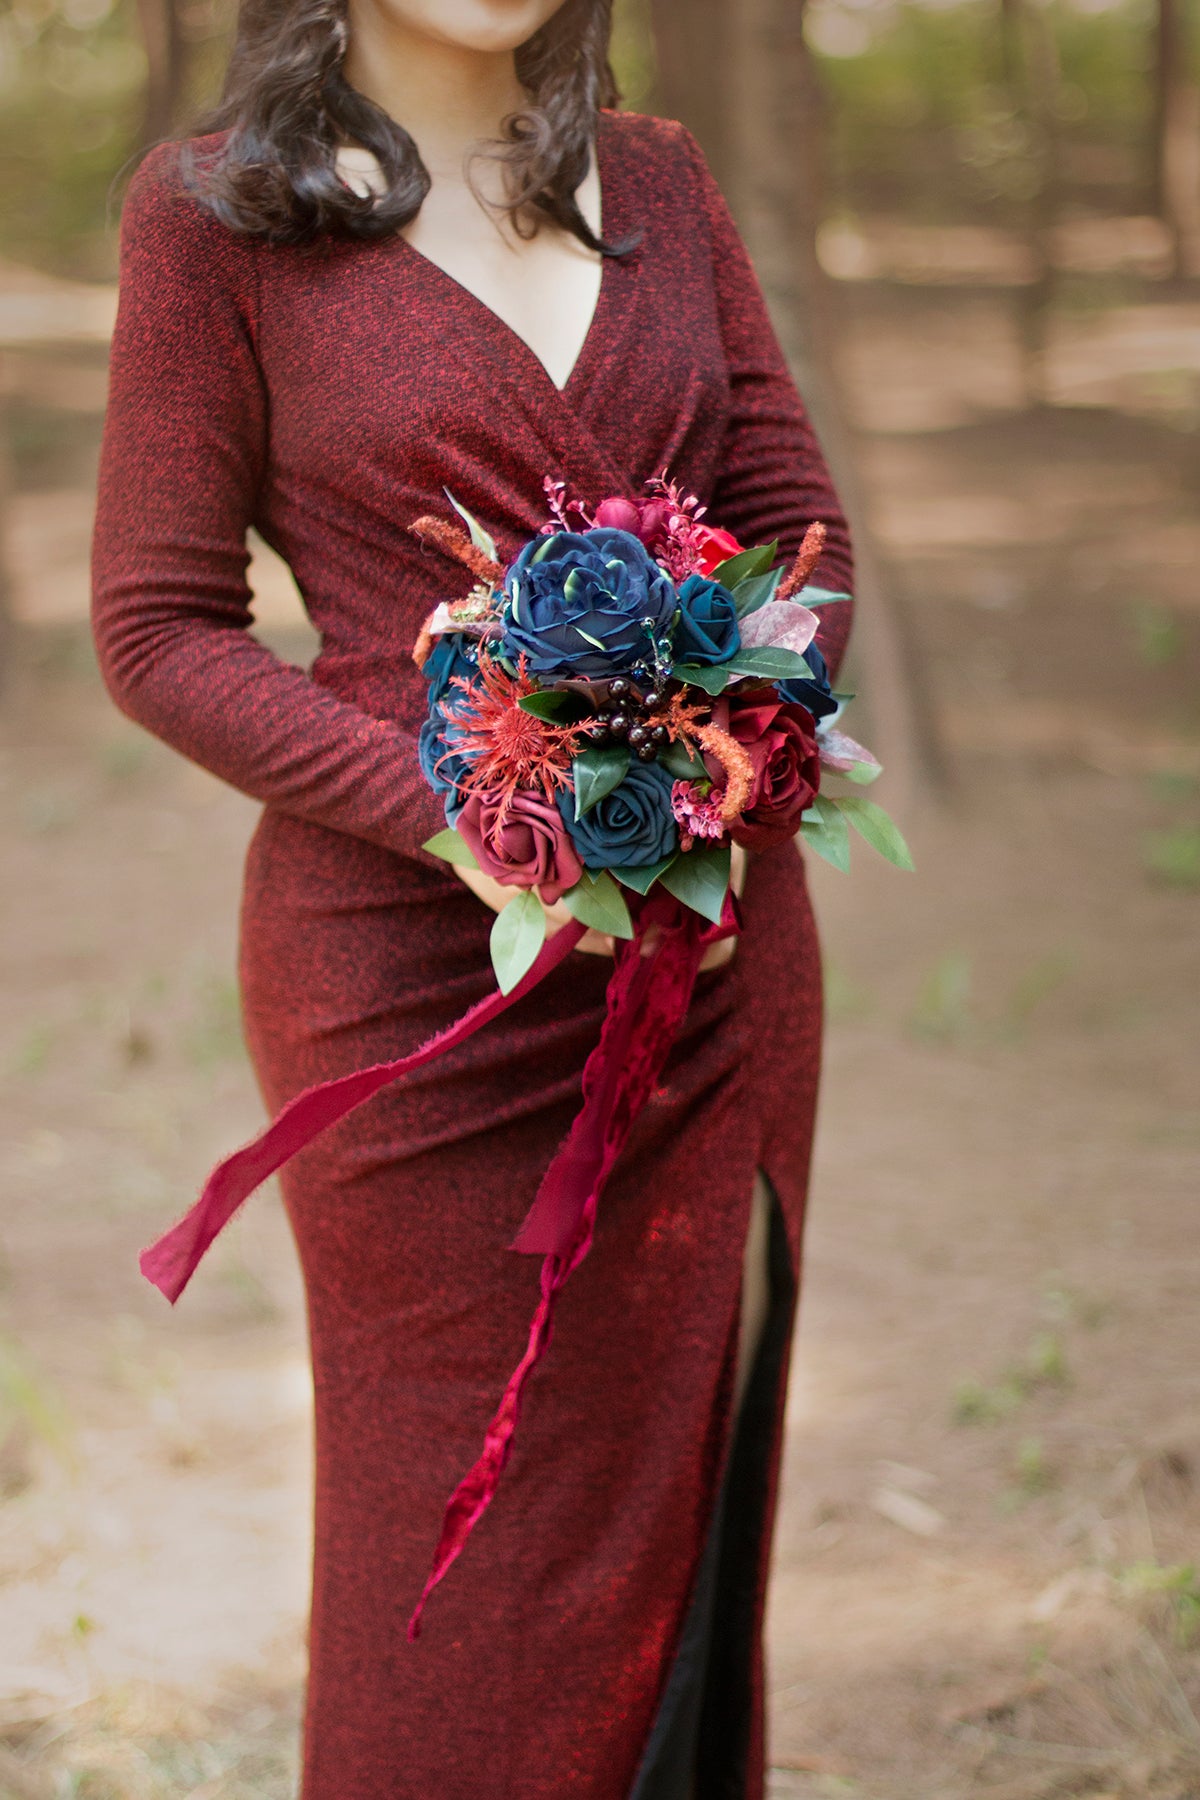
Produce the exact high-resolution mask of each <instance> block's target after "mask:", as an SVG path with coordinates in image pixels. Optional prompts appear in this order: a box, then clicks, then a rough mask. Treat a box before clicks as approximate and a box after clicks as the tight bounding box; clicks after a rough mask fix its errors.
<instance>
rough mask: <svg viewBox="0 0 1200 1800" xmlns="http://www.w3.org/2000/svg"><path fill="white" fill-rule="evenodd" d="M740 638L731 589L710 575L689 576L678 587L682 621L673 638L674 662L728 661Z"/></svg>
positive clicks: (704, 662) (707, 662) (678, 623)
mask: <svg viewBox="0 0 1200 1800" xmlns="http://www.w3.org/2000/svg"><path fill="white" fill-rule="evenodd" d="M741 641H742V634H741V632H740V631H739V630H738V619H737V607H736V605H735V604H734V599H733V595H732V594H731V593H730V591H729V589H728V588H727V587H722V586H721V583H720V582H719V581H710V580H709V578H708V576H707V575H689V576H688V578H687V580H686V581H685V582H684V584H683V586H682V587H681V588H680V590H679V620H678V622H677V624H676V626H675V634H674V637H673V638H672V640H671V644H672V650H673V653H674V657H675V661H676V662H681V663H700V664H702V665H703V664H709V665H711V664H712V663H723V662H728V661H729V659H730V657H731V656H732V655H733V653H734V651H735V650H736V649H737V648H738V645H739V644H740V643H741Z"/></svg>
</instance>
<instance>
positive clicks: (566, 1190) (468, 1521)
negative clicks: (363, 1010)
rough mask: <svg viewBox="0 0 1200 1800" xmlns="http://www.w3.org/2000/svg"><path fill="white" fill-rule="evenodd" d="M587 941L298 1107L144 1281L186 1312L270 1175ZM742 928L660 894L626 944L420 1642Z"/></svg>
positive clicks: (444, 1544) (189, 1219) (206, 1196)
mask: <svg viewBox="0 0 1200 1800" xmlns="http://www.w3.org/2000/svg"><path fill="white" fill-rule="evenodd" d="M584 929H585V927H584V926H583V925H581V924H580V923H579V922H578V921H577V920H572V922H571V923H570V924H569V925H565V926H563V927H562V928H561V929H560V930H559V931H557V932H555V934H554V936H553V937H550V938H548V939H547V940H546V942H545V944H544V945H543V946H542V949H541V951H540V953H539V955H538V957H537V960H536V961H535V962H534V964H533V965H532V967H531V968H530V969H529V971H528V973H527V974H526V975H525V976H524V977H523V978H522V980H521V981H519V982H518V983H517V985H516V986H515V987H514V988H513V989H512V990H511V992H509V993H508V994H502V993H501V992H500V991H499V989H497V990H496V991H495V992H494V993H492V994H488V995H486V996H485V997H484V999H482V1000H480V1001H478V1002H477V1003H476V1004H475V1005H474V1006H472V1007H471V1008H470V1009H469V1010H468V1011H467V1012H465V1013H464V1014H463V1016H462V1018H461V1019H458V1020H456V1021H455V1023H454V1024H453V1025H450V1026H448V1027H447V1028H446V1030H444V1031H440V1032H438V1033H437V1034H436V1035H435V1036H434V1037H431V1038H429V1039H428V1040H427V1041H426V1042H425V1043H424V1044H422V1045H421V1046H420V1048H419V1049H417V1050H415V1051H413V1052H412V1053H411V1054H410V1055H408V1056H402V1057H399V1058H397V1059H396V1060H395V1061H393V1062H385V1063H376V1064H374V1065H373V1066H372V1067H371V1068H369V1069H359V1070H357V1071H355V1072H354V1073H353V1074H350V1075H341V1076H338V1077H336V1078H335V1079H334V1080H332V1081H323V1082H319V1083H317V1084H316V1085H315V1086H314V1087H310V1088H306V1089H305V1091H304V1092H303V1093H301V1094H297V1095H296V1096H295V1097H294V1098H293V1099H291V1100H289V1101H288V1103H287V1105H286V1106H284V1107H283V1109H282V1110H281V1111H280V1112H279V1113H278V1114H277V1115H276V1117H275V1118H274V1120H273V1121H272V1122H271V1124H270V1125H268V1126H267V1127H266V1129H265V1130H264V1131H262V1132H260V1133H259V1135H258V1136H257V1137H256V1138H254V1139H253V1140H252V1142H250V1143H249V1144H245V1145H243V1147H242V1148H241V1149H240V1150H235V1151H234V1153H233V1154H232V1155H231V1156H228V1157H226V1158H225V1160H224V1161H223V1162H220V1163H218V1164H217V1166H216V1168H215V1169H214V1170H213V1172H212V1174H211V1175H210V1176H209V1178H208V1180H207V1182H206V1183H205V1185H204V1190H203V1192H202V1193H201V1195H200V1198H199V1199H198V1200H197V1201H196V1203H195V1205H194V1206H193V1207H192V1208H191V1210H190V1211H189V1212H188V1213H186V1214H185V1216H184V1217H183V1218H182V1219H181V1220H180V1221H179V1223H178V1224H176V1225H173V1226H172V1227H171V1228H170V1230H168V1231H166V1232H164V1234H163V1235H162V1236H161V1237H159V1238H157V1239H156V1240H155V1242H154V1243H153V1244H151V1245H149V1246H148V1248H147V1249H145V1250H143V1251H142V1254H141V1257H140V1259H139V1264H140V1267H141V1271H142V1274H143V1275H145V1277H146V1278H147V1280H148V1281H151V1282H153V1284H154V1286H155V1287H157V1288H159V1289H160V1290H161V1291H162V1292H163V1293H164V1294H165V1295H166V1297H167V1299H168V1300H170V1301H171V1302H172V1303H174V1302H175V1301H176V1300H178V1298H179V1296H180V1294H181V1293H182V1292H183V1290H184V1288H185V1287H186V1286H187V1284H188V1282H189V1281H190V1279H191V1277H192V1275H193V1273H194V1272H195V1270H196V1267H197V1265H198V1264H199V1262H200V1260H201V1258H202V1257H203V1255H204V1253H205V1251H206V1250H207V1249H208V1247H209V1245H210V1244H211V1243H212V1241H213V1239H214V1238H215V1237H216V1236H217V1234H218V1233H219V1232H220V1231H221V1230H223V1229H224V1227H225V1226H226V1225H227V1224H228V1223H229V1221H230V1219H231V1218H232V1217H233V1215H234V1213H235V1212H236V1211H237V1209H238V1207H239V1206H240V1205H241V1204H242V1202H243V1201H244V1200H245V1199H246V1198H247V1197H248V1196H249V1195H250V1194H251V1193H253V1191H254V1189H255V1188H256V1187H258V1186H260V1184H261V1183H262V1182H264V1181H265V1180H266V1179H267V1177H268V1176H269V1175H273V1174H274V1173H275V1172H276V1170H278V1169H280V1168H282V1166H283V1164H284V1163H286V1162H287V1161H288V1160H289V1159H290V1158H291V1157H293V1156H294V1155H295V1154H296V1152H297V1151H298V1150H302V1149H303V1148H304V1147H305V1145H307V1144H310V1143H312V1141H313V1139H314V1138H316V1137H319V1136H320V1134H321V1133H322V1132H323V1131H326V1130H328V1128H329V1127H330V1126H331V1125H335V1124H336V1123H337V1122H338V1120H339V1119H343V1118H345V1117H346V1115H347V1113H349V1112H352V1111H353V1110H354V1108H355V1107H358V1106H361V1105H363V1103H364V1102H365V1101H367V1100H369V1099H370V1098H371V1097H372V1095H374V1094H377V1093H378V1092H379V1091H380V1089H381V1088H384V1087H388V1086H389V1085H390V1084H391V1083H392V1082H394V1081H398V1080H399V1079H400V1077H401V1076H403V1075H406V1074H408V1073H409V1072H410V1071H411V1070H413V1069H417V1068H420V1067H421V1066H422V1064H424V1063H427V1062H432V1061H433V1060H434V1059H435V1058H436V1057H438V1056H440V1055H441V1054H442V1053H443V1051H446V1050H449V1049H451V1048H452V1047H453V1046H454V1045H455V1044H459V1043H462V1041H463V1040H464V1039H465V1038H468V1037H470V1036H471V1034H472V1033H473V1032H475V1031H478V1030H479V1029H480V1027H481V1026H483V1025H486V1024H488V1023H489V1022H490V1021H491V1020H492V1019H494V1018H496V1017H498V1016H499V1014H500V1013H502V1012H505V1011H507V1009H508V1008H509V1007H510V1006H512V1005H514V1004H515V1003H516V1001H518V1000H520V999H521V998H522V997H523V996H524V995H525V994H527V993H528V992H529V991H530V989H531V988H534V987H536V986H537V984H538V982H539V981H541V980H542V979H543V978H544V977H545V976H547V975H549V974H550V972H551V970H553V969H555V968H556V967H557V966H558V964H559V963H561V962H562V961H563V960H564V959H565V958H566V956H567V955H568V954H569V953H570V951H571V950H573V949H574V948H575V945H576V944H577V943H578V942H579V939H580V938H581V937H582V936H583V932H584ZM740 929H741V920H740V915H739V911H738V906H737V902H736V900H735V899H734V898H733V896H732V894H731V893H727V894H726V897H725V905H724V909H723V911H722V914H721V920H720V923H719V924H718V925H705V923H704V921H703V920H701V919H700V918H699V916H698V915H697V914H696V913H694V912H692V911H691V909H690V908H688V907H685V906H683V905H681V903H680V902H679V901H677V900H675V899H674V898H673V897H672V896H671V895H669V894H667V893H666V892H665V891H664V890H661V889H660V890H657V891H656V892H654V893H652V894H650V895H649V896H647V897H646V898H645V899H643V900H642V901H641V902H640V904H638V905H637V910H636V916H635V922H634V936H633V938H632V939H617V941H616V946H615V956H614V968H613V973H612V976H611V977H610V979H609V983H608V991H607V995H606V1005H605V1017H604V1024H603V1027H602V1029H601V1033H600V1039H599V1042H598V1043H597V1045H596V1048H595V1049H594V1050H593V1051H592V1053H591V1055H590V1056H589V1057H588V1059H587V1062H586V1064H585V1066H584V1071H583V1082H582V1089H583V1105H582V1106H581V1107H580V1110H579V1112H578V1114H577V1115H576V1117H575V1120H574V1123H573V1124H572V1126H571V1130H570V1131H569V1133H568V1134H567V1138H566V1140H565V1142H564V1143H563V1144H562V1146H561V1147H560V1149H559V1150H558V1151H557V1153H556V1154H555V1156H554V1158H553V1160H552V1162H551V1163H550V1166H549V1168H548V1169H547V1170H546V1173H545V1175H544V1176H543V1177H542V1181H541V1184H540V1186H539V1188H538V1191H537V1195H536V1198H535V1199H534V1202H533V1205H532V1206H531V1207H530V1209H529V1212H528V1214H527V1215H526V1217H525V1220H524V1222H523V1223H522V1225H521V1228H520V1230H519V1231H518V1233H517V1235H516V1237H515V1238H514V1240H513V1243H512V1245H511V1248H512V1249H514V1250H517V1251H520V1252H522V1253H524V1254H527V1255H532V1256H541V1257H542V1259H543V1260H542V1268H541V1277H540V1283H539V1286H540V1297H539V1300H538V1305H537V1308H536V1310H535V1312H534V1315H533V1319H532V1321H531V1323H530V1328H529V1338H528V1342H527V1344H526V1347H525V1353H524V1355H523V1356H522V1358H521V1360H520V1362H519V1363H518V1364H517V1367H516V1368H515V1369H514V1370H513V1373H512V1375H511V1376H510V1377H509V1379H508V1383H507V1385H506V1386H505V1389H504V1393H503V1395H502V1397H501V1400H500V1404H499V1406H498V1408H497V1409H496V1412H495V1414H494V1416H493V1418H492V1421H491V1423H490V1424H489V1426H488V1428H487V1433H486V1435H485V1438H484V1447H483V1452H482V1454H481V1455H480V1457H479V1459H478V1461H477V1462H476V1463H475V1464H474V1466H473V1467H472V1468H471V1469H470V1470H469V1472H468V1473H467V1474H466V1475H465V1476H464V1477H463V1479H462V1480H461V1481H460V1482H459V1484H458V1486H457V1487H456V1488H455V1490H454V1492H453V1494H452V1495H451V1497H450V1500H449V1501H448V1503H447V1506H446V1510H445V1514H444V1516H443V1520H442V1530H441V1535H440V1537H439V1539H438V1544H437V1548H436V1550H435V1552H434V1558H433V1566H432V1568H431V1570H430V1574H429V1579H428V1580H427V1581H426V1583H425V1587H424V1589H423V1591H422V1593H421V1597H420V1599H419V1600H418V1602H417V1605H416V1608H415V1610H414V1612H413V1615H412V1617H411V1619H410V1620H409V1623H408V1636H409V1639H410V1640H412V1639H415V1638H416V1637H417V1636H418V1635H419V1633H420V1629H421V1614H422V1612H423V1610H424V1607H425V1603H426V1601H427V1600H428V1598H429V1596H430V1594H431V1593H432V1592H433V1590H434V1588H435V1587H436V1586H437V1585H438V1583H439V1582H440V1581H441V1580H442V1578H443V1576H444V1575H445V1574H446V1572H447V1570H448V1569H449V1568H450V1566H451V1564H452V1563H453V1562H454V1561H455V1560H456V1558H457V1557H458V1556H459V1555H460V1554H461V1552H462V1549H463V1547H464V1545H465V1544H466V1541H467V1539H468V1537H469V1536H470V1534H471V1532H472V1530H473V1529H474V1527H475V1526H476V1524H477V1523H478V1522H479V1520H480V1519H481V1518H482V1516H483V1514H484V1513H485V1512H486V1510H487V1508H488V1506H489V1505H490V1504H491V1501H492V1498H493V1496H494V1494H495V1492H496V1488H497V1486H498V1484H499V1481H500V1477H501V1475H502V1474H503V1472H504V1468H505V1465H506V1464H507V1462H508V1458H509V1454H510V1452H511V1449H512V1441H513V1434H514V1432H515V1431H516V1427H517V1421H518V1419H519V1417H520V1411H521V1400H522V1396H523V1394H524V1390H525V1384H526V1382H527V1380H528V1378H529V1376H530V1374H531V1373H532V1371H533V1369H534V1368H535V1367H536V1366H537V1364H538V1363H539V1362H540V1360H541V1358H542V1357H543V1356H544V1355H545V1353H546V1350H547V1349H548V1347H549V1344H550V1337H551V1332H552V1329H553V1323H554V1306H555V1301H556V1299H557V1297H558V1295H559V1293H560V1292H561V1291H562V1289H563V1287H564V1286H565V1285H566V1282H567V1280H568V1279H569V1277H570V1276H571V1275H572V1273H573V1272H574V1271H575V1270H576V1269H577V1268H578V1267H579V1265H580V1263H581V1262H582V1261H583V1259H584V1257H585V1256H586V1255H587V1253H588V1251H589V1250H590V1249H591V1245H592V1234H593V1230H594V1227H595V1220H596V1209H597V1206H598V1204H599V1200H600V1195H601V1192H602V1191H603V1188H604V1184H605V1182H606V1181H607V1179H608V1176H609V1174H610V1173H611V1171H612V1168H613V1165H614V1163H615V1162H616V1160H617V1158H618V1156H619V1155H620V1153H621V1150H622V1149H623V1147H624V1145H625V1141H626V1139H627V1138H628V1136H629V1132H630V1129H631V1128H632V1126H633V1123H634V1121H635V1119H636V1118H637V1116H638V1113H639V1112H640V1111H641V1109H642V1107H643V1105H644V1104H645V1102H646V1099H647V1097H648V1095H649V1093H650V1091H651V1089H652V1088H653V1086H654V1083H655V1081H656V1080H657V1078H658V1075H659V1072H660V1070H661V1069H662V1066H663V1063H664V1062H665V1060H666V1057H667V1054H668V1052H669V1050H670V1048H671V1045H672V1043H673V1042H674V1040H675V1036H676V1033H677V1032H678V1030H679V1027H680V1025H681V1023H682V1021H683V1018H684V1015H685V1013H686V1012H687V1008H688V1003H689V1001H690V999H691V994H692V987H693V984H694V982H695V979H696V973H697V970H698V968H699V965H700V959H701V957H702V955H703V953H704V951H705V949H706V948H707V947H708V945H709V944H712V943H715V942H716V941H717V940H718V939H720V938H725V937H732V936H734V935H736V934H737V933H738V932H739V931H740Z"/></svg>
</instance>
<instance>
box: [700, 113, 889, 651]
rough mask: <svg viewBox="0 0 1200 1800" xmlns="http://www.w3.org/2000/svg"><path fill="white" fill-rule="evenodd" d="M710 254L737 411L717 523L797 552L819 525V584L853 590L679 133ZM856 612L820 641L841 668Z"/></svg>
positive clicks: (839, 615)
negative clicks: (809, 529) (693, 178)
mask: <svg viewBox="0 0 1200 1800" xmlns="http://www.w3.org/2000/svg"><path fill="white" fill-rule="evenodd" d="M679 129H680V131H681V132H682V133H683V136H684V140H685V142H686V144H687V147H688V151H689V154H690V156H691V159H692V163H693V166H694V169H695V174H696V180H697V183H698V186H699V191H700V200H701V204H702V209H703V216H704V219H705V222H706V226H707V230H708V234H709V240H710V243H711V247H712V260H713V280H714V284H715V288H716V295H717V308H718V314H719V318H720V329H721V339H722V343H723V345H724V349H725V358H726V362H727V365H728V368H729V379H730V390H731V409H730V416H729V424H728V428H727V432H726V438H725V444H724V449H723V453H722V458H721V477H720V480H719V482H718V484H717V488H716V491H715V493H714V494H713V496H712V502H711V505H710V507H709V513H710V516H711V518H712V520H713V522H714V524H717V525H723V526H725V528H726V529H727V530H729V531H732V532H733V534H734V536H735V537H737V538H738V539H739V540H740V541H741V542H742V543H744V544H766V543H770V542H771V541H772V540H773V539H775V538H778V539H779V543H780V546H781V549H782V551H783V552H784V553H785V554H786V555H794V554H795V552H796V551H797V550H798V549H799V547H800V542H801V539H802V538H803V536H804V533H805V530H806V529H807V527H808V526H809V525H810V524H811V523H812V522H813V520H815V519H819V520H821V521H822V522H823V524H824V525H825V527H826V530H827V534H828V535H827V536H826V539H825V550H824V554H823V555H822V557H821V561H820V563H819V564H818V566H817V568H816V570H815V572H814V576H813V579H814V581H815V582H817V584H818V585H819V586H821V587H825V588H829V589H830V590H832V591H834V592H839V593H852V592H853V583H854V562H853V555H852V551H851V545H850V532H849V528H848V526H847V523H846V518H845V515H844V513H843V511H842V507H841V503H840V501H839V500H838V496H837V493H836V491H835V489H834V485H833V481H832V479H831V477H830V473H829V469H828V467H827V465H826V462H825V458H824V456H823V455H822V452H821V447H820V445H819V444H818V442H817V438H816V434H815V432H814V430H813V427H812V423H811V421H810V419H809V417H808V413H807V410H806V408H805V405H804V402H803V400H802V399H801V397H800V394H799V392H798V391H797V388H796V384H795V382H794V380H793V379H792V376H791V373H790V371H789V369H788V366H787V363H786V361H785V359H784V355H783V352H782V350H781V349H780V347H779V341H778V339H777V337H776V335H775V330H774V327H773V326H772V324H771V319H770V315H769V314H768V311H767V305H766V301H765V300H764V298H763V294H762V289H761V287H760V286H759V282H758V277H757V275H756V274H755V272H754V267H753V265H752V263H751V261H750V257H749V254H748V253H747V250H746V246H745V244H744V243H743V242H742V239H741V235H740V234H739V232H738V229H737V226H736V225H735V224H734V221H733V218H732V215H731V214H730V211H729V208H728V206H727V204H726V202H725V199H724V196H723V195H722V193H721V190H720V188H719V187H718V186H717V183H716V181H715V179H714V178H713V175H712V172H711V170H710V169H709V167H708V164H707V163H706V161H705V160H704V156H703V153H702V151H701V150H700V147H699V145H698V144H697V143H696V141H695V139H694V138H693V137H692V136H691V134H690V132H687V131H686V130H685V129H684V128H683V127H682V126H681V127H680V128H679ZM852 613H853V607H852V604H851V603H850V602H848V601H847V602H843V603H841V604H839V605H837V606H831V607H829V608H828V609H827V610H826V611H825V613H824V615H823V617H822V621H821V628H820V630H819V632H818V633H817V643H818V644H819V646H820V648H821V650H822V651H823V653H824V655H825V657H826V659H827V661H828V663H829V666H830V670H831V671H836V669H837V667H838V664H839V663H840V662H841V659H842V654H843V652H844V650H845V647H846V639H847V638H848V637H849V635H850V624H851V617H852Z"/></svg>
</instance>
